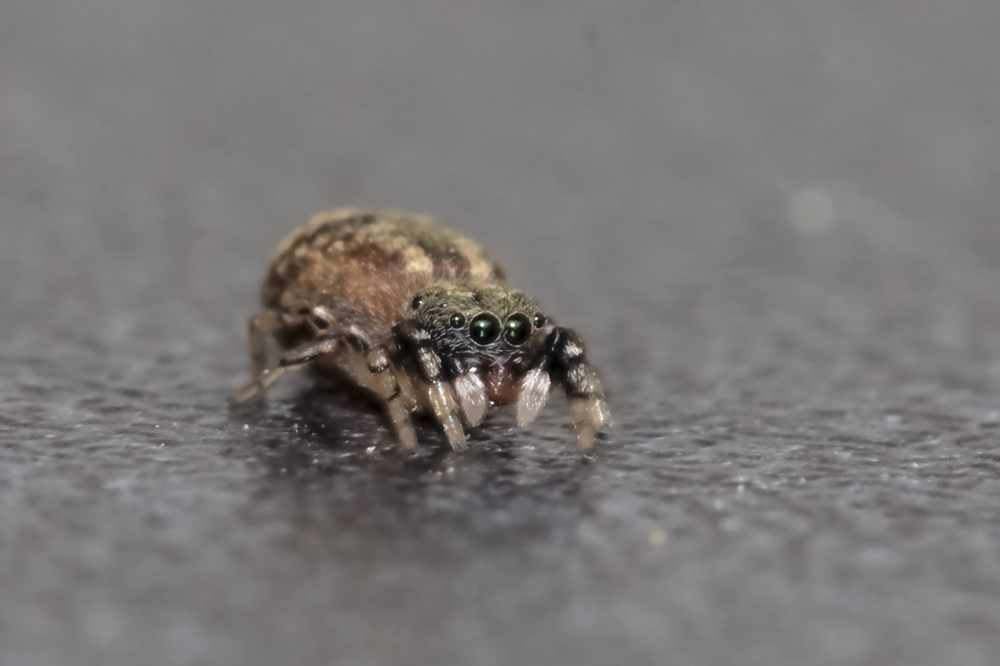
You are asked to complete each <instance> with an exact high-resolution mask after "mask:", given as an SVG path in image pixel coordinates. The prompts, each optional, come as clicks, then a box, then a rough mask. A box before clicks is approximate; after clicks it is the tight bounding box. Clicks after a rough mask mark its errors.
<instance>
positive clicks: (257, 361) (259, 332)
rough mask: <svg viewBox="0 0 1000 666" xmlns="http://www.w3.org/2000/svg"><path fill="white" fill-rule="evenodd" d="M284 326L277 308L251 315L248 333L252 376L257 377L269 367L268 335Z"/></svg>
mask: <svg viewBox="0 0 1000 666" xmlns="http://www.w3.org/2000/svg"><path fill="white" fill-rule="evenodd" d="M282 326H283V324H282V321H281V314H280V313H279V312H278V311H277V310H261V311H260V312H258V313H257V314H255V315H254V316H252V317H250V321H248V322H247V333H248V336H247V337H248V339H249V343H250V376H251V377H257V376H258V375H260V374H262V373H263V372H264V369H265V368H266V367H267V336H268V334H269V333H274V332H275V331H278V330H280V329H281V327H282Z"/></svg>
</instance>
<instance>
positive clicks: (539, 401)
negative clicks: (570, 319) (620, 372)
mask: <svg viewBox="0 0 1000 666" xmlns="http://www.w3.org/2000/svg"><path fill="white" fill-rule="evenodd" d="M553 381H554V382H556V383H558V384H560V385H561V386H562V387H563V390H564V391H566V396H567V397H568V398H569V400H570V408H571V410H572V415H573V426H574V428H575V429H576V438H577V442H578V443H579V444H580V448H581V449H583V450H584V451H586V450H588V449H590V447H592V446H593V445H594V438H595V436H596V434H597V431H598V430H599V429H600V428H601V427H602V426H604V425H605V424H606V423H607V422H608V419H609V418H610V414H609V413H608V407H607V404H605V402H604V387H603V386H602V385H601V380H600V378H599V377H598V375H597V370H596V369H594V367H593V366H592V365H591V364H590V362H589V361H588V360H587V357H586V353H585V352H584V348H583V342H581V341H580V337H579V336H578V335H577V334H576V332H575V331H573V330H571V329H568V328H563V327H561V326H557V327H556V328H554V329H552V331H551V332H550V333H549V334H548V336H547V337H546V338H545V342H543V343H542V346H541V347H540V348H539V349H538V351H537V352H536V353H535V356H534V358H533V359H532V360H531V362H530V363H529V364H528V371H527V372H526V373H525V374H524V377H523V378H522V379H521V386H520V391H519V392H518V398H517V423H518V425H520V426H522V427H523V426H526V425H528V424H529V423H531V422H532V421H533V420H535V417H536V416H537V415H538V412H539V411H540V410H541V409H542V406H543V405H544V404H545V401H546V399H547V398H548V394H549V388H550V387H551V383H552V382H553Z"/></svg>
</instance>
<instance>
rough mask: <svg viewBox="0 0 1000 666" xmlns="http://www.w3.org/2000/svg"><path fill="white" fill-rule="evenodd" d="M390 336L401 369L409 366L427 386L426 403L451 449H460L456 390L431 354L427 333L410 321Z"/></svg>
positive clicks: (462, 436)
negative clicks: (399, 360)
mask: <svg viewBox="0 0 1000 666" xmlns="http://www.w3.org/2000/svg"><path fill="white" fill-rule="evenodd" d="M392 333H393V339H394V340H395V341H396V347H397V349H398V350H399V354H400V359H401V361H402V363H403V364H404V366H405V365H406V364H408V365H409V366H410V367H412V368H413V369H415V370H416V372H417V375H418V376H419V377H420V379H422V380H423V381H424V382H425V383H426V384H427V401H428V403H429V404H430V406H431V409H433V410H434V415H435V416H436V417H437V420H438V421H439V422H440V423H441V427H442V428H443V429H444V434H445V436H446V437H447V438H448V443H449V444H451V447H452V448H453V449H457V448H459V447H461V446H462V445H463V444H465V431H464V430H463V429H462V418H461V414H462V412H461V406H460V405H459V402H458V399H457V397H456V395H455V390H454V389H453V388H452V386H451V384H449V383H448V382H447V381H446V380H445V378H444V376H443V374H442V367H441V358H440V357H439V356H438V355H437V353H436V352H435V351H434V347H433V344H432V342H431V336H430V333H428V332H427V331H426V330H425V329H423V328H421V327H420V326H419V325H418V324H417V323H416V322H414V321H412V320H410V321H405V322H403V323H402V324H398V325H397V326H395V327H394V328H393V329H392ZM400 374H402V373H400Z"/></svg>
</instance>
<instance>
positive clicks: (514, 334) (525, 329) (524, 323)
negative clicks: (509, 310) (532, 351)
mask: <svg viewBox="0 0 1000 666" xmlns="http://www.w3.org/2000/svg"><path fill="white" fill-rule="evenodd" d="M503 328H504V331H503V339H504V340H506V341H507V342H509V343H510V344H512V345H523V344H524V343H525V342H527V340H528V338H530V337H531V322H530V321H529V320H528V317H527V316H526V315H523V314H513V315H511V316H510V317H508V318H507V323H506V324H504V326H503Z"/></svg>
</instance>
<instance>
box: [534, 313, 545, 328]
mask: <svg viewBox="0 0 1000 666" xmlns="http://www.w3.org/2000/svg"><path fill="white" fill-rule="evenodd" d="M545 321H546V320H545V315H535V328H541V327H543V326H545Z"/></svg>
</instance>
